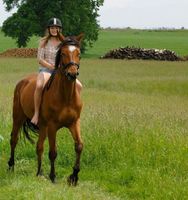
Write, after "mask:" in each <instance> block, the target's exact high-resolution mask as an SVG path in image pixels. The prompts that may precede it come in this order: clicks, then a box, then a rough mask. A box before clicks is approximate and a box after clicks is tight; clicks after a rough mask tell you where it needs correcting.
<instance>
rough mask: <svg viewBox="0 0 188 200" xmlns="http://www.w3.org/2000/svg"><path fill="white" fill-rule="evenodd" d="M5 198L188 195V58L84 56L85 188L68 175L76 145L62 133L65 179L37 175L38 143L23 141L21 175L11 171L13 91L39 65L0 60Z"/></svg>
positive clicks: (0, 182)
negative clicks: (75, 184)
mask: <svg viewBox="0 0 188 200" xmlns="http://www.w3.org/2000/svg"><path fill="white" fill-rule="evenodd" d="M0 66H1V67H0V83H1V84H0V91H1V92H0V121H1V123H0V130H1V132H0V135H1V136H2V139H0V177H1V179H0V188H1V189H0V191H1V192H0V199H5V198H6V199H26V198H27V199H167V200H168V199H187V198H188V175H187V174H188V173H187V172H188V162H187V155H188V136H187V135H188V134H187V133H188V121H187V119H188V101H187V97H188V95H187V91H188V84H187V82H188V78H187V73H188V67H187V62H156V61H154V62H152V61H126V60H97V59H83V60H82V62H81V68H80V77H79V78H80V80H81V81H82V83H83V91H82V99H83V101H84V109H83V112H82V116H81V119H82V120H81V130H82V137H83V140H84V144H85V146H84V151H83V155H82V159H81V172H80V180H79V185H78V187H76V188H69V187H68V186H67V185H66V177H67V176H68V175H69V174H70V172H71V170H72V169H71V167H72V166H73V163H74V159H75V156H74V145H73V141H72V138H71V136H70V134H69V133H68V131H67V130H66V129H65V130H64V129H63V130H60V131H59V133H58V137H57V147H58V158H57V160H56V171H57V183H56V184H55V185H53V184H51V183H50V181H49V178H48V173H49V161H48V144H47V141H46V143H45V152H44V158H43V169H44V176H43V177H41V178H37V177H35V173H36V165H37V163H36V154H35V146H32V145H30V144H29V143H26V144H24V142H23V141H24V140H23V139H22V140H20V141H19V143H18V145H17V149H16V165H15V172H14V173H8V172H7V160H8V158H9V151H10V150H9V139H10V131H11V121H12V120H11V107H12V95H13V89H14V86H15V84H16V82H17V81H18V80H19V79H20V78H21V77H22V76H25V75H26V74H28V73H32V72H34V71H36V70H37V67H36V61H35V59H13V58H11V59H9V60H7V59H4V58H1V59H0Z"/></svg>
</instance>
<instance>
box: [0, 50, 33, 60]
mask: <svg viewBox="0 0 188 200" xmlns="http://www.w3.org/2000/svg"><path fill="white" fill-rule="evenodd" d="M36 56H37V48H14V49H8V50H6V51H5V52H3V53H0V57H24V58H28V57H36Z"/></svg>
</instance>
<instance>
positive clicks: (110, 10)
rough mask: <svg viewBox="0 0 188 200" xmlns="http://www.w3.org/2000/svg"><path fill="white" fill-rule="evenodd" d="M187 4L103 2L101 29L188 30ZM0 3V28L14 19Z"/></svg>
mask: <svg viewBox="0 0 188 200" xmlns="http://www.w3.org/2000/svg"><path fill="white" fill-rule="evenodd" d="M187 9H188V0H104V5H103V6H102V7H101V8H100V10H99V15H100V17H99V18H98V22H99V24H100V26H101V27H103V28H106V27H112V28H126V27H131V28H140V29H144V28H162V27H165V28H181V27H184V28H187V29H188V12H187ZM13 12H15V10H14V11H12V12H10V13H7V12H6V11H5V8H4V5H3V1H2V0H0V13H1V14H0V15H1V17H0V26H2V23H3V21H4V20H5V19H6V18H7V17H9V16H11V15H12V13H13Z"/></svg>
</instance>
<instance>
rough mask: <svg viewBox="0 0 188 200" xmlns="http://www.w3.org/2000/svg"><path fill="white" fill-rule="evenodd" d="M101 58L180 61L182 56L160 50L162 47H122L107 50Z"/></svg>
mask: <svg viewBox="0 0 188 200" xmlns="http://www.w3.org/2000/svg"><path fill="white" fill-rule="evenodd" d="M101 58H113V59H143V60H167V61H180V60H182V58H181V57H179V56H177V55H176V53H175V52H174V51H170V50H166V49H163V50H160V49H144V48H136V47H128V46H127V47H125V48H123V47H121V48H119V49H113V50H110V51H109V52H107V53H106V54H105V55H104V56H101Z"/></svg>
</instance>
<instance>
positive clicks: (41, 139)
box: [36, 127, 46, 176]
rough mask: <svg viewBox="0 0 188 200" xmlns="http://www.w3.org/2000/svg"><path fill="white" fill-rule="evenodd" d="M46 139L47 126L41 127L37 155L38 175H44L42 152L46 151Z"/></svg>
mask: <svg viewBox="0 0 188 200" xmlns="http://www.w3.org/2000/svg"><path fill="white" fill-rule="evenodd" d="M45 139H46V128H44V127H40V132H39V138H38V142H37V148H36V152H37V157H38V170H37V176H39V175H42V170H41V165H42V154H43V151H44V141H45Z"/></svg>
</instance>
